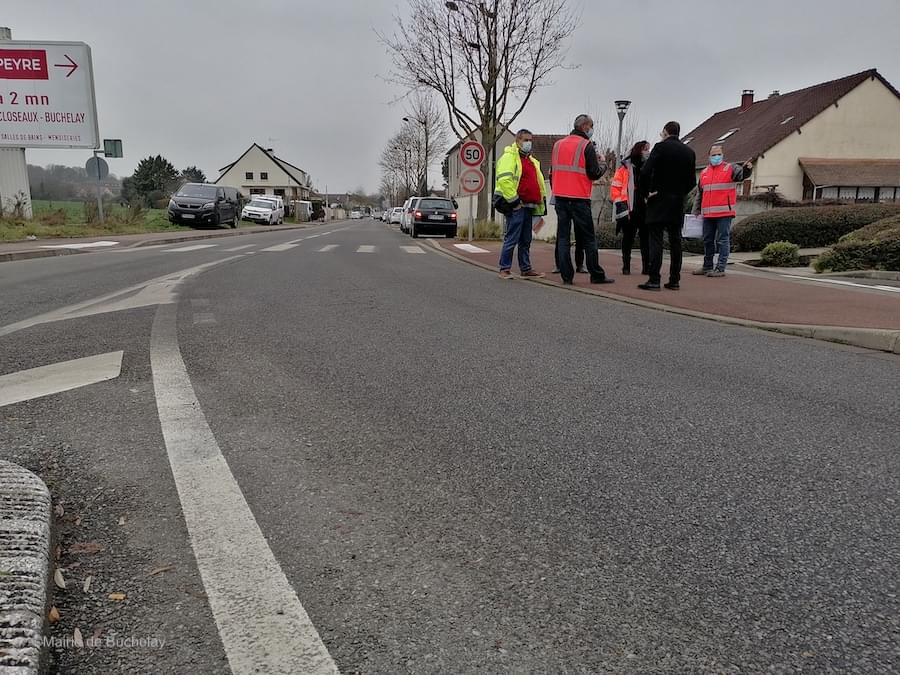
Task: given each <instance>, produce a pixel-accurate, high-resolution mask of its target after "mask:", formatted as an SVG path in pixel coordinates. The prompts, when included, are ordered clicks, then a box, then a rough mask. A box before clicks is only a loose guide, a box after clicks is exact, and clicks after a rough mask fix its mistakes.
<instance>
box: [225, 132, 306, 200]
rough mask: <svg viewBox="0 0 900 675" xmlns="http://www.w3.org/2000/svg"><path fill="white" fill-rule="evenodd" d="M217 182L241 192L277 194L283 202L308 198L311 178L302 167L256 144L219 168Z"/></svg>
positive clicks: (246, 193)
mask: <svg viewBox="0 0 900 675" xmlns="http://www.w3.org/2000/svg"><path fill="white" fill-rule="evenodd" d="M219 174H220V175H219V177H218V178H217V179H216V180H215V181H214V182H215V183H216V184H217V185H227V186H228V187H233V188H237V189H238V190H240V191H241V192H242V193H243V194H244V195H256V194H259V195H265V194H268V195H278V196H280V197H284V200H285V201H286V202H290V201H295V200H301V201H310V197H311V195H312V194H313V189H312V180H311V179H310V176H309V174H308V173H307V172H306V171H304V170H303V169H301V168H299V167H297V166H294V165H293V164H290V163H289V162H286V161H285V160H283V159H280V158H278V157H276V156H275V154H274V153H273V152H272V149H271V148H269V149H267V148H263V147H262V146H260V145H259V144H257V143H254V144H253V145H251V146H250V147H249V148H248V149H247V150H246V151H245V152H244V154H242V155H241V156H240V157H238V158H237V159H236V160H235V161H234V162H232V163H231V164H228V165H227V166H224V167H222V168H221V169H219Z"/></svg>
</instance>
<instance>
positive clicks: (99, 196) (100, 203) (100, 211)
mask: <svg viewBox="0 0 900 675" xmlns="http://www.w3.org/2000/svg"><path fill="white" fill-rule="evenodd" d="M98 152H100V151H99V150H94V160H95V161H94V164H96V165H97V215H98V216H99V217H100V223H101V224H103V185H102V183H101V181H102V180H103V179H102V178H101V177H100V174H101V169H100V160H99V159H98V158H97V153H98Z"/></svg>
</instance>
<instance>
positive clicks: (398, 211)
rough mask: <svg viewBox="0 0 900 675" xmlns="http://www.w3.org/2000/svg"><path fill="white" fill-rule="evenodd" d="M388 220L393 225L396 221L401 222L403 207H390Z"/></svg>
mask: <svg viewBox="0 0 900 675" xmlns="http://www.w3.org/2000/svg"><path fill="white" fill-rule="evenodd" d="M388 222H390V223H391V225H393V224H394V223H397V224H398V225H400V224H402V222H403V207H402V206H395V207H394V208H392V209H391V215H390V217H389V218H388Z"/></svg>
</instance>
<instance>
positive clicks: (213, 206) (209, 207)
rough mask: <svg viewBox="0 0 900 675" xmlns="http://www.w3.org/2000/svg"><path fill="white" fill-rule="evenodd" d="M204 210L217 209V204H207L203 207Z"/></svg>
mask: <svg viewBox="0 0 900 675" xmlns="http://www.w3.org/2000/svg"><path fill="white" fill-rule="evenodd" d="M203 208H204V209H214V208H216V203H215V202H206V204H204V205H203Z"/></svg>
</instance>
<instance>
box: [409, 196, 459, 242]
mask: <svg viewBox="0 0 900 675" xmlns="http://www.w3.org/2000/svg"><path fill="white" fill-rule="evenodd" d="M409 233H410V235H412V236H413V237H414V238H417V237H418V236H419V235H420V234H428V233H436V234H443V235H444V236H445V237H448V238H449V237H455V236H456V202H455V201H454V200H451V199H444V198H441V197H423V198H421V199H417V201H416V204H415V208H413V210H412V213H411V214H410V221H409Z"/></svg>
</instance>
